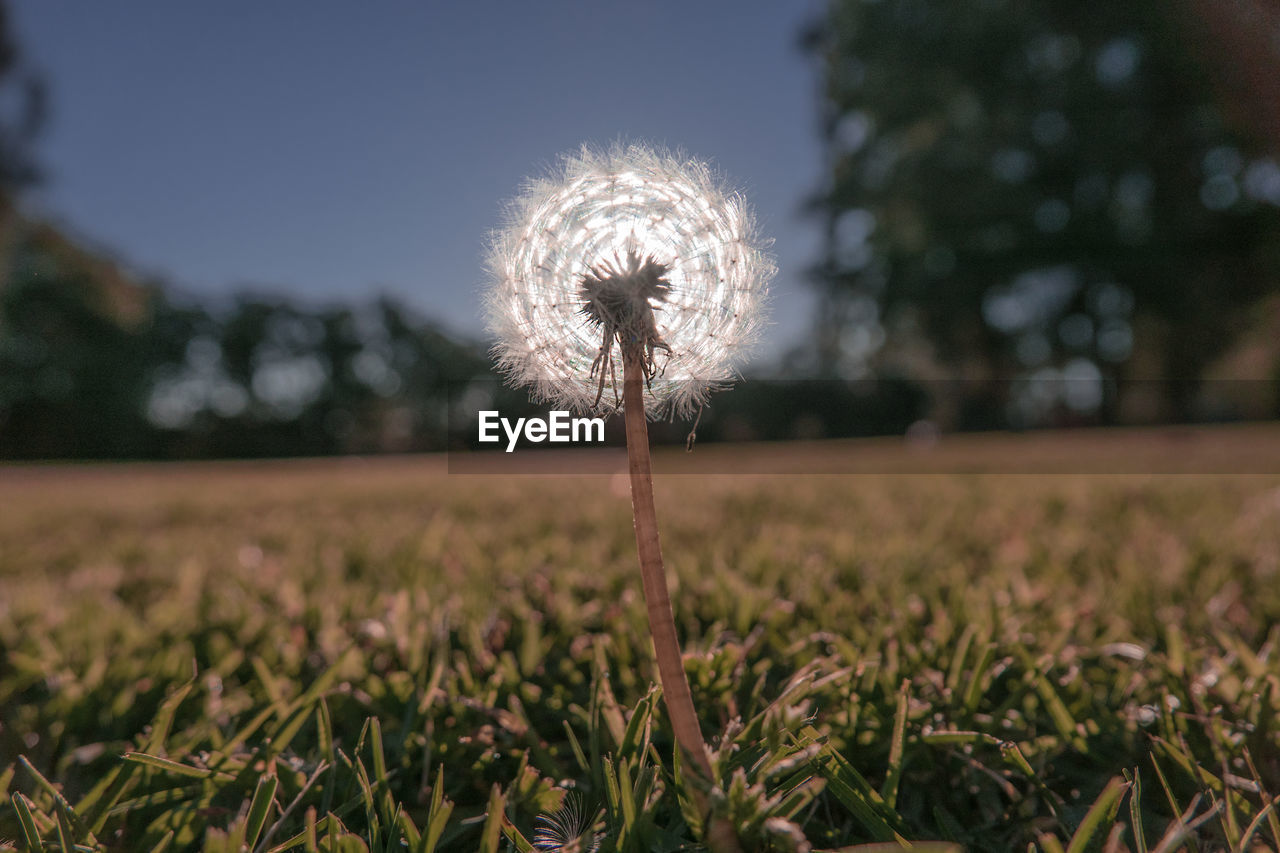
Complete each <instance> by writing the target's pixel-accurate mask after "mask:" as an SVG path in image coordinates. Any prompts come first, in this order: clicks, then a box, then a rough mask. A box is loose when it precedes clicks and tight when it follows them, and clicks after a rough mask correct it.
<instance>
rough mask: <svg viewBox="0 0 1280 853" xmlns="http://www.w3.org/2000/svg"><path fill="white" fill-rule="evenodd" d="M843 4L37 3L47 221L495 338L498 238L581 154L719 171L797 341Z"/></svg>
mask: <svg viewBox="0 0 1280 853" xmlns="http://www.w3.org/2000/svg"><path fill="white" fill-rule="evenodd" d="M822 5H823V4H822V3H821V2H820V0H737V2H730V0H717V2H711V0H702V1H701V2H699V0H681V2H674V1H673V0H647V2H643V3H640V2H612V0H592V1H591V2H588V0H578V2H567V0H563V2H562V0H537V2H533V0H520V2H517V0H507V2H496V1H495V0H477V2H449V3H445V2H425V0H424V2H416V3H410V2H407V0H405V1H404V2H400V0H388V2H386V3H375V4H366V3H355V2H352V0H345V2H339V0H272V2H261V0H218V2H216V3H215V2H173V0H118V2H110V3H103V2H101V0H17V2H14V3H13V4H12V16H13V26H14V29H15V31H16V33H17V36H18V39H19V42H20V44H21V47H22V49H23V51H24V55H25V58H26V60H27V62H28V63H29V64H30V65H31V66H33V67H34V68H36V69H38V70H39V71H41V72H42V73H43V75H44V76H45V78H46V80H47V82H48V84H49V89H50V106H51V115H50V121H49V124H48V126H47V128H46V130H45V133H44V134H43V136H42V138H41V140H40V146H39V153H40V158H41V162H42V164H43V165H44V166H45V168H46V171H47V174H48V181H47V184H46V185H45V186H44V187H43V188H41V189H40V190H39V191H37V192H35V193H33V194H32V197H31V199H30V200H29V201H30V205H31V207H32V208H33V209H34V210H36V211H38V212H39V213H41V214H42V215H45V216H48V217H51V218H53V219H55V220H57V221H59V222H61V223H62V224H63V225H65V226H66V227H68V229H69V230H70V231H71V232H72V233H73V234H76V235H79V236H81V237H83V238H86V239H88V240H90V241H92V242H94V243H96V244H98V245H101V246H104V247H107V248H109V249H111V250H113V251H114V252H116V253H118V255H119V256H120V257H121V258H123V259H124V260H125V261H126V262H127V263H128V264H129V265H130V266H132V267H133V268H136V269H138V270H141V271H143V272H146V273H157V274H161V275H164V276H166V277H168V278H169V279H170V280H171V281H172V282H173V283H174V284H175V285H177V286H178V287H180V288H181V289H182V290H184V291H185V292H188V293H191V294H196V295H200V296H216V295H219V294H227V293H231V292H233V291H235V290H238V289H243V288H252V289H255V290H262V291H270V292H277V293H286V294H295V295H301V296H304V297H305V298H307V299H311V300H315V301H326V300H333V299H339V300H347V301H350V300H360V299H365V298H368V297H370V296H371V295H373V294H374V293H377V292H380V291H383V292H388V293H392V294H395V295H397V296H400V297H402V298H403V299H405V300H406V301H407V302H408V303H409V304H411V305H413V306H414V307H416V308H418V309H419V310H421V311H423V312H424V313H425V314H427V315H429V316H431V317H434V318H436V319H438V320H439V321H441V322H443V323H444V324H445V325H446V326H447V327H448V328H450V329H453V330H455V331H457V332H461V333H464V334H468V335H474V336H477V337H478V336H480V335H481V334H482V331H481V324H480V319H479V307H478V305H479V302H478V298H477V291H478V287H479V286H480V284H481V282H482V281H483V272H482V266H481V259H482V256H483V247H484V240H485V234H486V233H487V232H488V231H489V230H490V229H491V228H493V227H495V226H496V225H497V224H498V222H499V217H500V211H501V206H502V202H503V201H504V200H505V199H507V198H509V197H510V196H511V195H513V194H514V193H515V192H516V191H517V190H518V188H519V186H520V183H521V180H522V179H523V178H525V177H526V176H528V175H530V174H533V173H537V172H538V171H540V170H542V169H545V168H546V167H547V166H548V165H549V164H551V163H553V162H554V161H555V159H556V156H557V155H558V154H559V153H560V152H564V151H568V150H572V149H575V148H577V147H578V146H579V145H580V144H581V143H583V142H593V143H598V144H603V143H608V142H611V141H613V140H616V139H619V138H623V139H644V140H649V141H653V142H657V143H661V144H665V145H668V146H671V147H678V148H681V149H683V150H685V151H687V152H689V153H690V154H693V155H695V156H699V157H702V158H704V159H707V160H710V161H712V162H713V163H714V164H715V165H716V166H717V167H718V168H719V169H720V170H721V171H722V172H723V173H724V174H725V175H726V176H727V177H728V178H729V179H730V180H731V181H732V182H733V183H734V184H736V185H737V186H739V187H741V188H742V189H743V190H744V191H745V192H746V194H747V196H748V198H749V199H750V201H751V202H752V204H753V205H754V207H755V209H756V213H757V215H758V217H759V219H760V221H761V224H762V226H763V230H764V231H765V233H766V234H768V235H770V236H772V237H773V238H775V240H776V242H775V244H774V248H773V252H774V255H775V257H776V259H777V261H778V265H779V276H778V279H777V280H776V282H775V285H774V299H773V304H774V309H773V314H772V316H773V320H774V323H775V325H774V327H773V329H772V330H771V332H770V333H769V335H768V336H767V340H766V341H765V342H764V347H763V348H762V349H763V351H764V354H765V355H766V356H767V355H773V354H776V353H778V352H780V351H781V350H783V349H785V348H786V347H787V346H789V345H792V344H794V343H797V342H798V341H799V340H800V339H801V338H802V337H803V335H804V333H805V331H806V329H807V326H808V323H809V321H810V319H811V316H812V311H813V300H812V298H811V297H810V295H809V291H808V288H807V287H806V286H805V285H804V283H803V270H804V268H805V267H806V266H807V265H808V264H810V263H812V262H813V261H814V260H815V259H816V256H817V252H818V246H819V237H818V226H817V222H816V221H815V220H811V219H805V218H804V217H803V216H802V215H801V212H800V208H801V205H802V204H803V202H804V200H805V198H806V197H807V196H808V195H809V194H811V193H812V192H813V191H814V190H815V189H816V188H817V187H818V186H819V184H820V181H821V163H822V155H821V149H820V145H819V140H818V133H817V127H818V124H817V121H818V120H817V115H818V112H817V108H818V74H817V68H816V65H815V63H814V61H813V60H812V59H810V58H809V57H807V56H805V55H804V54H803V53H802V52H801V51H800V49H799V48H798V46H797V42H798V32H799V30H800V28H801V27H802V26H803V25H804V24H805V23H806V22H809V21H811V20H813V19H814V18H815V17H816V16H817V15H818V14H819V13H820V11H821V9H822Z"/></svg>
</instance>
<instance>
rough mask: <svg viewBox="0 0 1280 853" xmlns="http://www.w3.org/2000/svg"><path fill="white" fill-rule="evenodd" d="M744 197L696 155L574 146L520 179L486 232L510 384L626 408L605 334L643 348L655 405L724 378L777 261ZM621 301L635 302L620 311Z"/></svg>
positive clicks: (746, 340)
mask: <svg viewBox="0 0 1280 853" xmlns="http://www.w3.org/2000/svg"><path fill="white" fill-rule="evenodd" d="M766 247H767V242H766V241H764V240H762V239H761V237H760V236H759V234H758V233H757V231H756V226H755V222H754V219H753V217H752V215H751V212H750V210H749V209H748V207H747V205H746V202H745V201H744V200H743V198H742V196H741V195H740V194H738V193H736V192H732V191H731V190H729V189H727V188H726V187H725V186H724V184H723V182H722V181H721V180H720V179H719V178H718V177H717V176H716V175H715V174H714V173H713V172H712V171H711V169H710V168H709V167H708V166H707V165H706V164H705V163H702V162H699V161H697V160H693V159H690V158H687V157H682V156H679V155H676V154H672V153H670V152H667V151H663V150H657V149H653V148H649V147H646V146H643V145H638V144H631V145H622V144H617V145H614V146H613V147H611V148H609V149H607V150H603V151H600V150H594V149H592V148H589V147H586V146H584V147H583V148H582V150H581V151H580V152H579V153H577V154H576V155H570V156H566V157H565V158H563V160H562V161H561V163H560V165H559V166H558V168H556V169H555V170H553V173H552V174H551V175H549V176H547V177H545V178H541V179H536V180H532V181H530V182H529V183H528V184H527V185H526V186H525V188H524V191H523V192H522V193H521V194H520V195H519V196H518V197H517V198H516V199H514V200H513V201H512V202H511V203H510V205H509V208H508V211H507V218H506V222H505V225H504V227H502V228H501V229H499V230H498V231H497V232H495V233H494V234H493V235H492V237H491V240H490V245H489V255H488V270H489V279H490V282H489V288H488V291H487V294H486V308H487V319H488V327H489V331H490V332H491V333H492V334H493V335H494V337H495V338H496V339H497V343H496V344H495V346H494V347H493V355H494V357H495V359H496V361H497V363H498V367H499V369H500V370H501V371H502V372H503V373H504V374H505V375H506V377H507V379H508V381H509V382H510V383H511V384H513V385H527V386H529V387H530V389H531V393H532V395H533V397H534V398H535V399H538V400H541V401H545V402H548V403H551V404H553V405H556V406H561V407H564V408H567V409H572V410H575V411H578V412H583V413H587V412H598V413H603V414H609V413H611V412H613V411H616V410H618V409H619V408H621V407H622V402H621V400H620V398H619V397H618V395H617V394H616V393H609V394H606V393H605V392H604V389H605V387H606V385H608V384H612V386H613V387H614V388H615V390H616V387H617V378H616V375H614V374H615V373H616V365H615V361H614V357H613V345H614V343H615V342H616V343H617V344H618V346H620V347H626V346H628V345H629V344H635V345H637V346H640V347H642V348H643V350H644V353H643V355H644V360H645V377H646V379H647V380H648V387H649V401H648V404H647V405H646V407H645V408H646V410H647V411H648V413H649V414H650V416H652V417H657V416H661V415H663V414H666V413H672V414H675V415H680V416H684V415H687V414H689V413H691V412H692V411H693V410H694V409H696V408H697V407H698V406H699V405H700V404H702V403H703V402H705V401H706V398H707V396H708V395H709V394H710V393H711V392H712V391H713V390H715V389H717V388H719V387H723V386H725V385H727V384H729V383H731V382H732V381H733V380H734V379H735V378H736V377H737V375H738V371H739V369H740V368H741V366H742V364H743V363H744V362H745V361H746V359H747V357H748V356H749V354H750V350H751V347H752V345H753V344H754V343H755V340H756V338H757V335H758V332H759V331H760V329H761V327H762V324H763V308H764V300H765V296H766V291H767V287H768V282H769V280H770V279H771V278H772V277H773V274H774V272H775V267H774V265H773V262H772V261H771V259H770V258H769V256H768V255H767V254H766V252H765V249H766ZM624 304H626V305H631V306H632V308H630V309H628V310H621V306H623V305H624Z"/></svg>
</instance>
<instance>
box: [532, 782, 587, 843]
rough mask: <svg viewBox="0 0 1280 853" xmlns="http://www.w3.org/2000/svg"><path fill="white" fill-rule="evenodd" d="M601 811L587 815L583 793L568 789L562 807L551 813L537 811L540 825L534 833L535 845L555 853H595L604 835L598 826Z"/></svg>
mask: <svg viewBox="0 0 1280 853" xmlns="http://www.w3.org/2000/svg"><path fill="white" fill-rule="evenodd" d="M601 816H602V814H601V812H596V813H595V815H593V816H591V815H588V814H587V812H586V809H585V808H584V807H583V803H582V797H581V796H580V795H575V794H574V793H569V794H567V795H566V796H565V798H564V802H563V803H562V804H561V806H560V808H559V809H557V810H556V811H554V812H552V813H551V814H549V815H538V822H539V823H541V824H542V826H540V827H538V829H537V832H536V833H535V834H534V836H533V846H534V847H536V848H538V849H539V850H550V851H554V852H555V853H596V851H597V850H598V849H600V842H601V841H602V840H603V838H604V835H603V833H601V832H600V831H599V830H598V829H597V826H598V825H599V823H600V818H601Z"/></svg>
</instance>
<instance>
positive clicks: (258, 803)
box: [244, 774, 280, 850]
mask: <svg viewBox="0 0 1280 853" xmlns="http://www.w3.org/2000/svg"><path fill="white" fill-rule="evenodd" d="M279 783H280V780H279V778H277V777H276V776H275V774H268V775H264V776H262V777H261V778H260V779H258V786H257V788H255V789H254V792H253V800H252V801H250V803H249V816H248V817H247V818H246V819H245V825H244V841H245V844H246V845H247V846H248V847H249V849H250V850H252V849H254V848H255V847H256V846H257V844H258V836H259V835H261V834H262V827H263V826H264V825H265V824H266V822H267V815H268V814H269V813H270V811H271V806H272V805H274V804H275V799H276V787H277V786H278V785H279Z"/></svg>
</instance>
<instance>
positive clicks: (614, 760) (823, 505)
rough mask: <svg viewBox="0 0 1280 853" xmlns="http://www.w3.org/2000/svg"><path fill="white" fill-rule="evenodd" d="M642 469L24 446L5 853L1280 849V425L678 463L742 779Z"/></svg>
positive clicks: (2, 711)
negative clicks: (667, 605) (684, 718)
mask: <svg viewBox="0 0 1280 853" xmlns="http://www.w3.org/2000/svg"><path fill="white" fill-rule="evenodd" d="M527 458H533V457H527ZM543 458H544V459H546V460H556V459H563V458H564V457H553V456H547V457H543ZM592 458H593V459H595V458H596V457H592ZM612 459H613V457H607V456H601V457H599V458H598V459H597V461H595V462H593V463H592V465H593V466H594V467H593V468H592V470H594V471H596V473H593V474H582V475H572V476H567V475H561V476H553V475H551V474H547V473H542V474H538V473H531V474H520V475H506V476H503V475H500V474H491V475H472V476H461V475H458V474H456V473H455V474H450V473H448V471H449V469H448V465H447V464H446V461H445V460H444V459H442V458H405V459H399V458H392V459H370V460H335V461H299V462H271V463H221V464H198V465H197V464H192V465H183V466H143V465H139V466H86V467H62V466H47V467H34V468H10V469H0V849H4V848H5V845H6V843H7V844H11V845H14V846H15V847H16V848H17V849H27V848H28V846H35V845H39V844H43V846H44V849H53V850H72V849H78V850H96V849H106V850H120V851H149V850H185V849H196V850H207V851H223V850H226V851H230V850H263V851H265V850H299V851H303V850H320V851H328V850H333V851H364V850H368V851H384V850H406V849H407V850H433V849H435V850H440V851H455V850H456V851H472V850H481V851H486V853H488V852H489V851H493V852H494V853H496V851H500V850H509V849H515V850H530V849H533V848H532V846H531V842H533V841H534V840H535V838H536V837H537V836H538V833H539V830H542V831H543V833H544V834H545V833H546V832H547V831H552V834H554V829H555V827H554V826H553V823H551V822H548V821H546V820H541V819H540V817H546V816H553V817H554V818H555V819H556V820H557V821H558V822H559V823H567V822H571V820H570V819H571V817H572V815H571V814H570V811H571V810H576V811H578V812H580V813H581V814H582V815H583V816H584V817H585V820H586V823H587V824H591V823H592V818H593V816H598V818H599V819H598V822H597V823H596V824H595V829H594V830H592V829H590V828H589V829H588V831H587V834H588V836H590V835H591V834H592V833H593V832H598V834H599V841H600V850H602V851H610V850H624V851H638V850H645V851H647V850H699V849H702V848H701V847H700V845H699V841H698V840H699V838H700V834H701V826H700V822H699V816H698V814H697V813H696V810H694V809H692V808H691V807H690V803H691V801H692V793H691V792H692V791H693V790H694V789H695V788H697V787H698V786H699V785H702V786H706V785H707V784H712V785H713V787H712V789H711V790H710V801H711V802H712V803H713V804H714V806H715V808H716V809H717V810H718V812H719V813H720V814H722V815H724V816H727V817H728V819H729V820H730V821H731V822H732V823H733V824H734V825H735V826H736V827H737V829H738V832H739V835H740V836H741V839H742V845H743V848H744V849H745V850H747V851H753V850H779V851H784V850H808V849H813V850H836V849H845V848H849V849H855V850H856V849H866V850H880V849H896V848H897V844H896V843H895V842H898V841H900V840H903V839H906V840H912V841H920V840H931V841H934V842H949V843H950V844H936V845H933V846H926V845H920V844H917V845H916V849H918V850H920V849H923V850H926V851H929V850H935V849H936V850H950V849H954V848H953V847H952V846H950V845H951V844H955V845H959V846H960V847H962V848H964V849H966V850H970V851H975V853H981V851H1001V850H1018V851H1024V850H1029V849H1030V850H1042V851H1046V853H1048V852H1049V851H1059V850H1066V851H1071V853H1079V851H1085V850H1116V851H1118V850H1132V851H1141V850H1152V851H1154V850H1163V851H1171V850H1175V849H1184V848H1185V849H1193V850H1195V849H1198V850H1201V851H1216V850H1242V851H1253V850H1274V849H1276V848H1277V846H1278V845H1280V814H1277V813H1276V812H1275V811H1273V807H1272V805H1271V804H1272V799H1271V797H1272V796H1274V795H1276V794H1278V793H1280V650H1277V648H1276V645H1277V643H1280V429H1277V428H1274V427H1256V428H1220V429H1216V430H1206V431H1200V432H1181V433H1174V434H1170V433H1156V432H1130V433H1121V434H1113V435H1105V434H1098V435H1096V436H1091V437H1088V438H1087V439H1084V440H1082V439H1079V438H1076V437H1073V436H1065V437H1064V436H1055V435H1043V436H1037V435H1029V436H1020V437H998V436H986V437H976V438H963V437H961V438H950V437H947V438H944V439H943V440H942V442H941V443H940V444H939V445H938V446H937V447H936V448H933V449H931V450H926V449H920V448H910V447H904V446H903V445H902V443H901V442H898V441H868V442H848V443H831V444H814V445H804V446H774V447H764V448H761V447H755V448H727V447H716V446H710V445H708V446H706V447H699V448H697V450H696V451H695V453H694V454H693V455H692V456H690V457H685V456H684V455H683V454H682V453H671V454H668V455H666V456H660V457H659V459H658V463H657V464H658V468H659V471H666V472H668V473H666V474H660V476H659V477H658V480H657V486H656V488H657V501H658V514H659V523H660V525H661V528H662V537H663V547H664V551H665V554H666V557H667V563H668V571H669V572H670V573H671V574H672V576H673V585H672V593H673V602H674V606H675V610H676V619H677V623H678V625H679V627H680V631H681V634H682V638H683V639H684V642H685V652H686V668H687V671H688V674H689V678H690V681H691V684H692V689H693V693H694V700H695V704H696V705H697V707H698V709H699V713H700V715H701V718H702V727H703V731H704V733H705V734H706V735H707V737H708V739H709V741H710V742H711V745H712V748H713V750H714V751H715V753H716V761H715V769H716V775H717V778H716V779H715V780H713V782H711V783H708V782H707V781H706V780H699V779H698V778H696V777H695V776H694V775H693V773H692V771H691V769H690V768H689V767H687V766H686V767H681V765H680V764H679V763H678V762H676V761H674V760H673V741H672V738H671V735H670V731H669V729H668V727H667V724H666V718H665V712H664V709H663V707H662V704H661V700H660V697H659V696H658V695H657V694H656V693H655V688H654V686H653V685H654V681H655V679H654V673H653V672H652V669H651V666H650V658H651V646H650V644H649V639H648V635H647V633H646V631H647V629H646V620H645V611H644V602H643V599H642V596H641V594H640V584H639V577H638V570H637V567H636V556H635V543H634V538H633V534H632V529H631V515H630V504H629V499H628V497H627V492H626V490H625V486H626V483H625V479H624V478H623V477H621V476H619V475H618V474H616V473H613V472H612V470H611V468H610V466H611V465H612V464H613V462H612V461H611V460H612ZM691 460H692V461H691ZM730 462H732V463H733V464H732V465H730ZM690 466H692V467H690ZM698 466H701V468H698ZM499 467H500V466H499ZM534 468H535V469H536V468H537V466H536V465H535V466H534ZM543 469H544V471H545V470H552V471H554V470H561V468H560V465H559V464H558V463H555V462H554V461H553V462H548V463H547V464H545V465H544V466H543ZM695 469H696V470H702V471H703V472H704V473H698V474H677V473H672V472H677V471H682V470H695ZM731 469H733V470H739V469H740V470H760V471H772V472H774V473H749V474H735V475H727V474H724V473H717V472H723V471H726V470H731ZM786 470H794V471H799V472H809V471H815V470H828V471H841V472H844V473H840V474H833V475H825V476H823V475H816V474H810V473H791V474H787V473H780V472H783V471H786ZM1103 471H1119V472H1122V473H1097V472H1103ZM1166 471H1183V472H1194V473H1164V472H1166ZM1073 472H1087V473H1073ZM876 843H880V844H886V843H887V844H889V845H890V847H884V848H882V847H880V846H865V847H864V846H863V845H873V844H876ZM563 849H564V850H569V849H572V848H571V847H569V846H567V845H566V846H563Z"/></svg>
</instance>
